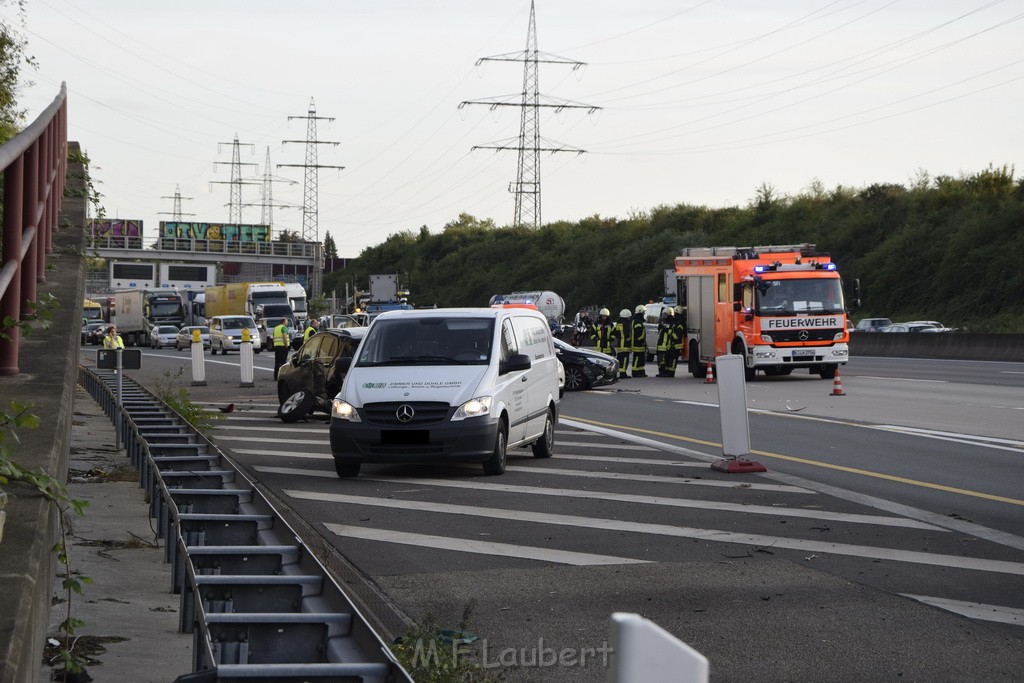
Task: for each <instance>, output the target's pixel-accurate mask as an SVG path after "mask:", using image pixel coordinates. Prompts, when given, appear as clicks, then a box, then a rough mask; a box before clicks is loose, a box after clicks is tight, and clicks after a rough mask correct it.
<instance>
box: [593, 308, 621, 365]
mask: <svg viewBox="0 0 1024 683" xmlns="http://www.w3.org/2000/svg"><path fill="white" fill-rule="evenodd" d="M610 315H611V312H610V311H609V310H608V309H607V308H602V309H601V311H600V312H599V313H598V314H597V322H595V323H594V326H593V327H592V328H591V331H590V338H591V339H593V340H594V348H596V349H597V350H598V351H600V352H601V353H607V354H609V355H615V348H614V344H615V340H614V335H615V323H613V322H612V319H611V318H610V317H609V316H610Z"/></svg>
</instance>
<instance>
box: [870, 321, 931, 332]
mask: <svg viewBox="0 0 1024 683" xmlns="http://www.w3.org/2000/svg"><path fill="white" fill-rule="evenodd" d="M934 329H936V328H935V327H933V326H932V325H931V324H930V323H922V322H913V323H893V324H892V325H889V326H888V327H886V328H884V329H882V330H881V331H882V332H927V331H928V330H934Z"/></svg>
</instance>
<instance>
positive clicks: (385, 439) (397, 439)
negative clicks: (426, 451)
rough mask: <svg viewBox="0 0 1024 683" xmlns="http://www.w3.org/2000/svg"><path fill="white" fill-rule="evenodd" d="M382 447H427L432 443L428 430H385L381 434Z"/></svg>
mask: <svg viewBox="0 0 1024 683" xmlns="http://www.w3.org/2000/svg"><path fill="white" fill-rule="evenodd" d="M380 443H381V445H382V446H426V445H427V444H429V443H430V431H429V430H427V429H385V430H383V431H381V433H380Z"/></svg>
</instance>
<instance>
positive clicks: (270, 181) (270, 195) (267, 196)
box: [242, 147, 297, 230]
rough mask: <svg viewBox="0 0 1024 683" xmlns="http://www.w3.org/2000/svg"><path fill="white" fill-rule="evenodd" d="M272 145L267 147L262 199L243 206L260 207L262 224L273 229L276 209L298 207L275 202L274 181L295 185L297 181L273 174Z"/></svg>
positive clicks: (261, 190)
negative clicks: (271, 170) (271, 163)
mask: <svg viewBox="0 0 1024 683" xmlns="http://www.w3.org/2000/svg"><path fill="white" fill-rule="evenodd" d="M271 168H272V167H271V165H270V147H267V160H266V162H265V163H264V165H263V179H262V180H261V181H260V182H261V186H260V201H259V202H245V203H243V204H242V206H258V207H260V225H265V226H267V227H268V228H270V229H271V230H273V228H274V209H275V208H277V209H294V208H297V207H296V206H295V205H294V204H275V203H274V183H288V184H289V185H295V184H296V181H294V180H290V179H288V178H282V177H280V176H275V175H273V174H271V172H270V169H271Z"/></svg>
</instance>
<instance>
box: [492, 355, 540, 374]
mask: <svg viewBox="0 0 1024 683" xmlns="http://www.w3.org/2000/svg"><path fill="white" fill-rule="evenodd" d="M531 365H532V363H531V362H530V357H529V356H527V355H526V354H523V353H516V354H513V355H512V356H511V357H510V358H509V359H508V360H505V361H502V362H501V364H500V365H499V366H498V374H499V375H504V374H507V373H509V372H515V371H516V370H529V369H530V366H531Z"/></svg>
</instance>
